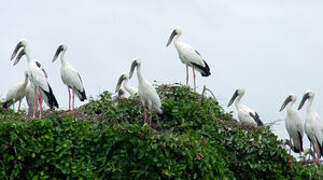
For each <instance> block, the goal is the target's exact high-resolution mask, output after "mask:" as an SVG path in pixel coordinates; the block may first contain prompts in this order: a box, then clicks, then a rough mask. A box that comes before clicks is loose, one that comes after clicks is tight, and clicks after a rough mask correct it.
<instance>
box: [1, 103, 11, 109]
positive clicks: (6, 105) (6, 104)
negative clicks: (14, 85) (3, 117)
mask: <svg viewBox="0 0 323 180" xmlns="http://www.w3.org/2000/svg"><path fill="white" fill-rule="evenodd" d="M9 103H10V101H6V102H4V103H3V104H2V107H3V108H5V109H8V107H9V106H10V105H9Z"/></svg>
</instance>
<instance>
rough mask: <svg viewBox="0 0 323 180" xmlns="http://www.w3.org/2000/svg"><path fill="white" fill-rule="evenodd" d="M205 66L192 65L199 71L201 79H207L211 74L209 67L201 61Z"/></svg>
mask: <svg viewBox="0 0 323 180" xmlns="http://www.w3.org/2000/svg"><path fill="white" fill-rule="evenodd" d="M203 62H204V64H205V66H204V67H203V66H201V65H198V64H195V63H192V64H193V66H194V67H196V68H197V69H199V71H200V72H201V75H202V76H203V77H208V76H210V75H211V72H210V67H209V65H208V64H207V63H206V62H205V61H204V60H203Z"/></svg>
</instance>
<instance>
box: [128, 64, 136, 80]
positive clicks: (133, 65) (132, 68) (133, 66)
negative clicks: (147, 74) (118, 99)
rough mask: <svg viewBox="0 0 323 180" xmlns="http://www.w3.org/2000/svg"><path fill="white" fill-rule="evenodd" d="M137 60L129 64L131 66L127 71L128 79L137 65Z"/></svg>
mask: <svg viewBox="0 0 323 180" xmlns="http://www.w3.org/2000/svg"><path fill="white" fill-rule="evenodd" d="M137 65H138V64H137V61H136V60H134V61H133V62H132V64H131V67H130V72H129V79H131V77H132V75H133V72H134V71H135V68H136V66H137Z"/></svg>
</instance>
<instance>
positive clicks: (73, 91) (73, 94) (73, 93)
mask: <svg viewBox="0 0 323 180" xmlns="http://www.w3.org/2000/svg"><path fill="white" fill-rule="evenodd" d="M74 97H75V89H74V88H72V113H73V114H74Z"/></svg>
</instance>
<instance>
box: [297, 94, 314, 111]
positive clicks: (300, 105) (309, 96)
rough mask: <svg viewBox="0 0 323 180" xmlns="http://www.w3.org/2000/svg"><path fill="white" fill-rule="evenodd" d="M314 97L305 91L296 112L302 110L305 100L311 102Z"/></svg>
mask: <svg viewBox="0 0 323 180" xmlns="http://www.w3.org/2000/svg"><path fill="white" fill-rule="evenodd" d="M314 96H315V93H314V92H313V91H312V90H307V91H306V92H305V94H304V96H303V98H302V101H301V103H300V104H299V106H298V110H300V109H302V107H303V106H304V104H305V102H306V101H307V100H312V99H313V98H314Z"/></svg>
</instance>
